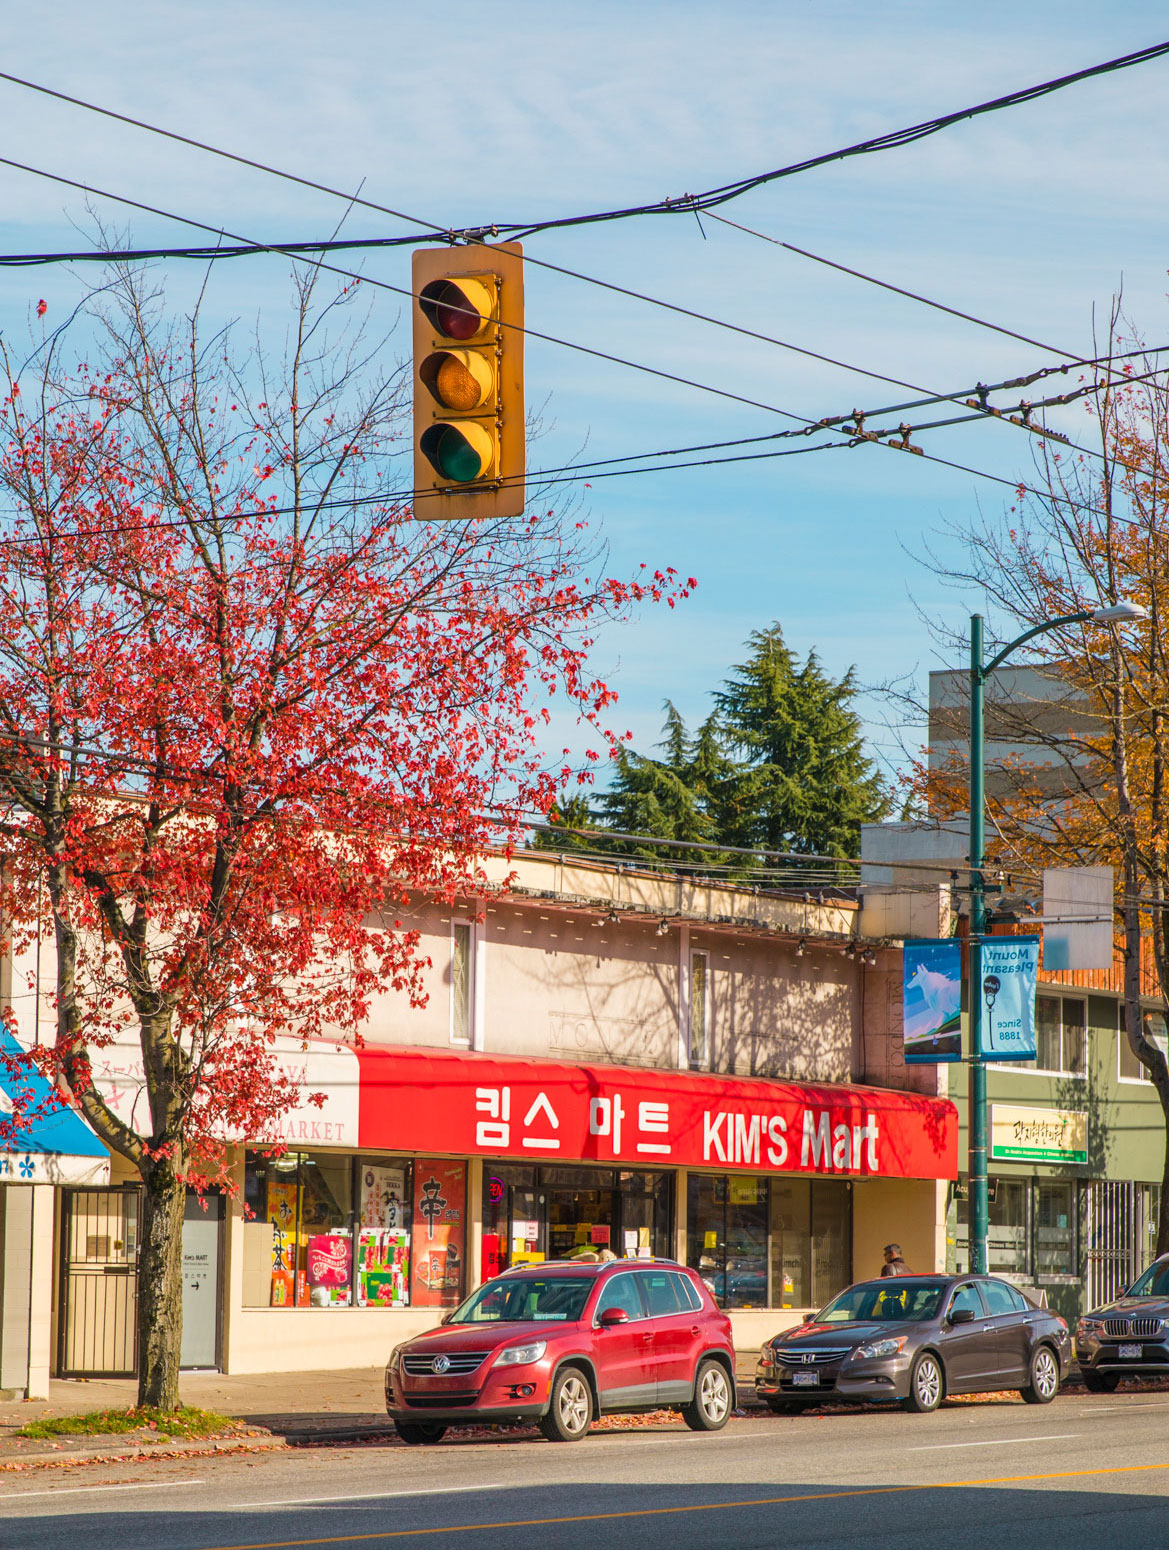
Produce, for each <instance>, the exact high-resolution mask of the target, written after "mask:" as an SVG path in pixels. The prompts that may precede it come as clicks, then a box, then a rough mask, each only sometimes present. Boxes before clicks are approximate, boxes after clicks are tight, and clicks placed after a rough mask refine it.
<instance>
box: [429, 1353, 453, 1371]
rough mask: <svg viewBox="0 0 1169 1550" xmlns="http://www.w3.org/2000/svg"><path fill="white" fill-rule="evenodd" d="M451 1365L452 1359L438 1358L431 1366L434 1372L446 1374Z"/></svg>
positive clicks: (446, 1357)
mask: <svg viewBox="0 0 1169 1550" xmlns="http://www.w3.org/2000/svg"><path fill="white" fill-rule="evenodd" d="M450 1364H451V1359H450V1357H449V1356H436V1357H435V1358H434V1360H433V1361H432V1362H431V1364H430V1366H431V1370H432V1371H433V1372H446V1370H447V1368H448V1367H449V1366H450Z"/></svg>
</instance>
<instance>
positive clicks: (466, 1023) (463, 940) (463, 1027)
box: [451, 920, 475, 1045]
mask: <svg viewBox="0 0 1169 1550" xmlns="http://www.w3.org/2000/svg"><path fill="white" fill-rule="evenodd" d="M472 951H473V935H472V931H471V922H470V921H469V920H452V921H451V1043H452V1044H467V1045H469V1044H470V1042H471V1026H472V1015H473V1012H472V1008H473V996H474V978H475V967H474V963H473V960H472V956H471V955H472Z"/></svg>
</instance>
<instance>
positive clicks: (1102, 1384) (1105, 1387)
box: [1080, 1368, 1120, 1394]
mask: <svg viewBox="0 0 1169 1550" xmlns="http://www.w3.org/2000/svg"><path fill="white" fill-rule="evenodd" d="M1080 1376H1081V1377H1082V1378H1083V1380H1084V1387H1085V1388H1086V1389H1087V1391H1088V1393H1089V1394H1115V1393H1116V1385H1117V1384H1118V1383H1119V1382H1120V1374H1119V1373H1118V1372H1092V1371H1091V1370H1090V1369H1088V1368H1084V1369H1083V1370H1082V1371H1081V1373H1080Z"/></svg>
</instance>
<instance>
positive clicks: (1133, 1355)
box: [1116, 1345, 1141, 1362]
mask: <svg viewBox="0 0 1169 1550" xmlns="http://www.w3.org/2000/svg"><path fill="white" fill-rule="evenodd" d="M1116 1354H1117V1356H1119V1357H1120V1359H1121V1361H1122V1362H1124V1361H1135V1362H1139V1361H1140V1359H1141V1347H1140V1346H1139V1345H1122V1346H1120V1347H1119V1348H1118V1349H1117V1352H1116Z"/></svg>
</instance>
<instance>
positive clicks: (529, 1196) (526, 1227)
mask: <svg viewBox="0 0 1169 1550" xmlns="http://www.w3.org/2000/svg"><path fill="white" fill-rule="evenodd" d="M540 1216H541V1211H540V1203H539V1200H538V1198H537V1195H536V1170H535V1168H517V1167H513V1166H512V1165H511V1164H507V1163H501V1164H499V1165H498V1166H496V1167H490V1166H485V1167H484V1170H483V1242H482V1261H483V1279H484V1281H490V1280H491V1279H492V1277H493V1276H497V1275H498V1274H499V1273H500V1271H501V1270H507V1269H508V1268H509V1267H510V1266H511V1265H524V1264H538V1263H539V1262H540V1261H541V1260H542V1259H543V1258H544V1252H543V1247H542V1244H541V1222H540Z"/></svg>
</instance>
